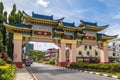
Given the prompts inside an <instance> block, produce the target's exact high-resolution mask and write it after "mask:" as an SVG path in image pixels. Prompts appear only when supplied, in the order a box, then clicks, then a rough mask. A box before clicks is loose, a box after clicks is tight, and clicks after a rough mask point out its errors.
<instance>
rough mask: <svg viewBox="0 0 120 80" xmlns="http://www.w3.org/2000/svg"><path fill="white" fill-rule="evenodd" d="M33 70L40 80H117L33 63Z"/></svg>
mask: <svg viewBox="0 0 120 80" xmlns="http://www.w3.org/2000/svg"><path fill="white" fill-rule="evenodd" d="M27 68H28V69H29V70H31V71H32V72H33V73H34V74H35V76H37V78H38V79H39V80H116V79H115V78H110V77H104V76H99V75H95V74H90V73H85V72H78V71H71V70H63V69H61V68H59V67H56V66H51V65H43V64H38V63H33V64H32V65H31V67H27Z"/></svg>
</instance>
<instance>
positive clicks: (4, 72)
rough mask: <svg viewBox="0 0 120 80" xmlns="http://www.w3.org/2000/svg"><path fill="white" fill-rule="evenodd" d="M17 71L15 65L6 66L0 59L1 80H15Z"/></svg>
mask: <svg viewBox="0 0 120 80" xmlns="http://www.w3.org/2000/svg"><path fill="white" fill-rule="evenodd" d="M16 69H17V68H16V66H15V65H11V64H6V63H5V62H4V61H3V60H2V59H0V80H13V78H14V76H15V72H16Z"/></svg>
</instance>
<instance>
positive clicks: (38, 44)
mask: <svg viewBox="0 0 120 80" xmlns="http://www.w3.org/2000/svg"><path fill="white" fill-rule="evenodd" d="M30 43H33V44H34V50H42V51H47V49H49V48H56V49H59V47H58V46H57V45H55V44H54V43H45V42H30Z"/></svg>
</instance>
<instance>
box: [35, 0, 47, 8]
mask: <svg viewBox="0 0 120 80" xmlns="http://www.w3.org/2000/svg"><path fill="white" fill-rule="evenodd" d="M37 4H40V5H41V6H43V7H47V6H48V4H49V1H45V0H37Z"/></svg>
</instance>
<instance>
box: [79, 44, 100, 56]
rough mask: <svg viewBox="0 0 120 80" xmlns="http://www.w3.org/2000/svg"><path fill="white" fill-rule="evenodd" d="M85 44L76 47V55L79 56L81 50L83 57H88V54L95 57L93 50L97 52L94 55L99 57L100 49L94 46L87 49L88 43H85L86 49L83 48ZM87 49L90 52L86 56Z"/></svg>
mask: <svg viewBox="0 0 120 80" xmlns="http://www.w3.org/2000/svg"><path fill="white" fill-rule="evenodd" d="M84 46H85V45H81V46H80V47H78V48H77V56H80V55H79V51H82V55H83V57H89V56H90V55H91V56H92V57H95V50H96V51H97V52H98V56H96V57H100V50H99V49H98V48H97V47H95V46H92V48H91V50H90V49H89V45H87V49H86V50H85V47H84ZM87 51H89V52H90V55H89V56H88V55H87Z"/></svg>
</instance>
